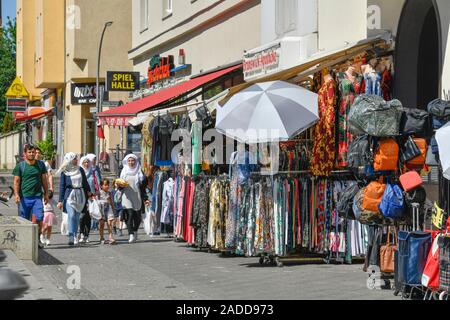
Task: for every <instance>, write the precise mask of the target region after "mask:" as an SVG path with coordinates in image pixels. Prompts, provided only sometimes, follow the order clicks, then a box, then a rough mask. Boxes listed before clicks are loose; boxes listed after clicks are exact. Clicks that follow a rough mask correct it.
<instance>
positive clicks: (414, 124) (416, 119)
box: [400, 109, 429, 135]
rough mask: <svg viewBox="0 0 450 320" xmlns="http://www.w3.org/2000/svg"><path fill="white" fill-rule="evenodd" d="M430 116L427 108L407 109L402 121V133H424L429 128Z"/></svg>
mask: <svg viewBox="0 0 450 320" xmlns="http://www.w3.org/2000/svg"><path fill="white" fill-rule="evenodd" d="M428 117H429V114H428V112H426V111H425V110H420V109H405V110H404V111H403V115H402V119H401V122H400V133H401V134H403V135H407V134H417V133H419V134H424V133H425V131H426V129H427V121H428Z"/></svg>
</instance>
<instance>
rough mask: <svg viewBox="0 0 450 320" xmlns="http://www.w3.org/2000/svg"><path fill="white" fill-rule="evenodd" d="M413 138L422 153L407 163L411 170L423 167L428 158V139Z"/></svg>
mask: <svg viewBox="0 0 450 320" xmlns="http://www.w3.org/2000/svg"><path fill="white" fill-rule="evenodd" d="M413 140H414V142H415V144H416V145H417V147H418V148H419V149H420V155H419V156H417V157H415V158H414V159H412V160H409V161H408V162H407V163H406V167H407V168H408V169H411V170H412V169H415V168H417V169H422V168H423V167H424V166H425V162H426V159H427V149H428V146H427V141H426V140H425V139H422V138H414V139H413Z"/></svg>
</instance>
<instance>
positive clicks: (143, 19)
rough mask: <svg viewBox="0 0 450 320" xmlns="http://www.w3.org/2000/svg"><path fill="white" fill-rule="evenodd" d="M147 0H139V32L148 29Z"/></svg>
mask: <svg viewBox="0 0 450 320" xmlns="http://www.w3.org/2000/svg"><path fill="white" fill-rule="evenodd" d="M149 1H150V0H141V10H140V11H141V30H140V31H141V32H144V31H146V30H148V26H149V12H150V10H149Z"/></svg>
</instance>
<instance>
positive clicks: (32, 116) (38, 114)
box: [16, 108, 53, 122]
mask: <svg viewBox="0 0 450 320" xmlns="http://www.w3.org/2000/svg"><path fill="white" fill-rule="evenodd" d="M39 109H41V108H39ZM52 112H53V108H52V109H49V110H45V109H42V110H39V111H35V112H33V113H31V114H28V115H27V116H25V117H17V118H16V122H26V121H30V120H39V119H41V118H44V117H46V116H48V115H49V114H51V113H52Z"/></svg>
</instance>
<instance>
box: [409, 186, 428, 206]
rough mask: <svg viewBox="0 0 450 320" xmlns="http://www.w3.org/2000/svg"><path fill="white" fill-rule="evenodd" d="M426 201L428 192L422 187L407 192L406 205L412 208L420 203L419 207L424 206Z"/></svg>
mask: <svg viewBox="0 0 450 320" xmlns="http://www.w3.org/2000/svg"><path fill="white" fill-rule="evenodd" d="M426 201H427V192H426V191H425V188H424V187H422V186H420V187H418V188H415V189H414V190H411V191H408V192H405V203H406V204H407V205H408V206H409V207H412V206H413V204H414V203H418V204H419V205H421V206H423V205H424V204H425V202H426Z"/></svg>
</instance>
